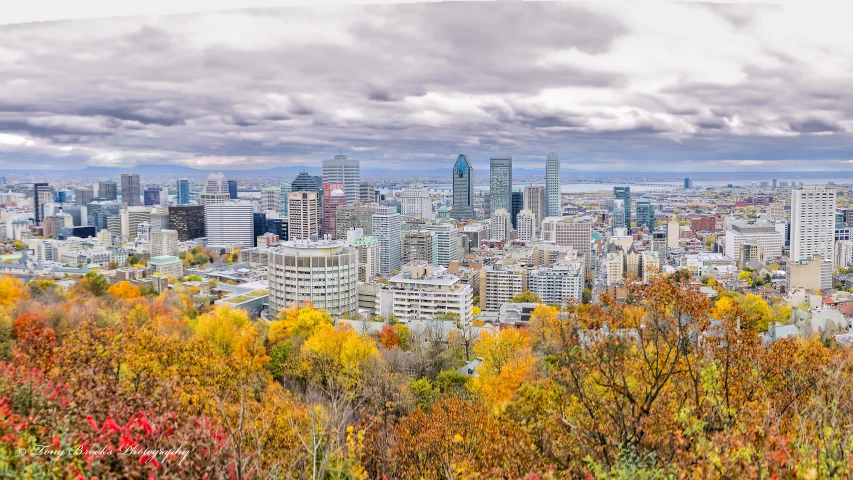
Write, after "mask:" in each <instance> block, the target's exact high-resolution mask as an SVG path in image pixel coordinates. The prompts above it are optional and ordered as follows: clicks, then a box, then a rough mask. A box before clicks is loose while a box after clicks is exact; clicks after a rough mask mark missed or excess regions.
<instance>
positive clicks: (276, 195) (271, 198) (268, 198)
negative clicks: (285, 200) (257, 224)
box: [261, 187, 281, 212]
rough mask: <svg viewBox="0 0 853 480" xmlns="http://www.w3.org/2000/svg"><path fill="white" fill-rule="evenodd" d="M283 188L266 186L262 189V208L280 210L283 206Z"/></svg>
mask: <svg viewBox="0 0 853 480" xmlns="http://www.w3.org/2000/svg"><path fill="white" fill-rule="evenodd" d="M280 201H281V189H280V188H279V187H264V188H262V189H261V210H263V211H267V210H274V211H276V212H278V211H279V209H280V208H281V206H280V205H279V202H280Z"/></svg>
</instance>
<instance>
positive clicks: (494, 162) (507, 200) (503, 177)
mask: <svg viewBox="0 0 853 480" xmlns="http://www.w3.org/2000/svg"><path fill="white" fill-rule="evenodd" d="M489 201H490V205H489V209H490V210H489V212H490V213H494V212H496V211H498V210H501V209H503V210H506V211H507V212H511V211H512V157H511V156H509V155H496V156H494V157H492V158H491V160H490V164H489Z"/></svg>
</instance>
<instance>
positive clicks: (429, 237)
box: [401, 230, 438, 265]
mask: <svg viewBox="0 0 853 480" xmlns="http://www.w3.org/2000/svg"><path fill="white" fill-rule="evenodd" d="M402 241H403V258H402V261H401V262H402V264H403V265H405V264H407V263H409V262H413V261H415V260H422V261H424V262H427V263H429V264H432V265H435V264H436V263H437V262H438V239H437V238H436V235H435V232H431V231H429V230H406V231H405V232H403V239H402Z"/></svg>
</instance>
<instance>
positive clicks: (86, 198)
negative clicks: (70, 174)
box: [74, 187, 95, 207]
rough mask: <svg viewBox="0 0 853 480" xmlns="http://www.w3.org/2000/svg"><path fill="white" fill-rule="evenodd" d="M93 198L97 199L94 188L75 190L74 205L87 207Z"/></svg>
mask: <svg viewBox="0 0 853 480" xmlns="http://www.w3.org/2000/svg"><path fill="white" fill-rule="evenodd" d="M93 198H95V190H94V189H93V188H92V187H80V188H75V189H74V205H77V206H80V207H85V206H86V205H88V204H89V202H91V201H92V199H93Z"/></svg>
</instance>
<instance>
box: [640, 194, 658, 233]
mask: <svg viewBox="0 0 853 480" xmlns="http://www.w3.org/2000/svg"><path fill="white" fill-rule="evenodd" d="M636 226H638V227H642V226H646V227H647V228H648V229H649V231H652V230H654V229H655V212H654V210H653V209H652V204H651V202H649V201H648V200H638V201H637V221H636Z"/></svg>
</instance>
